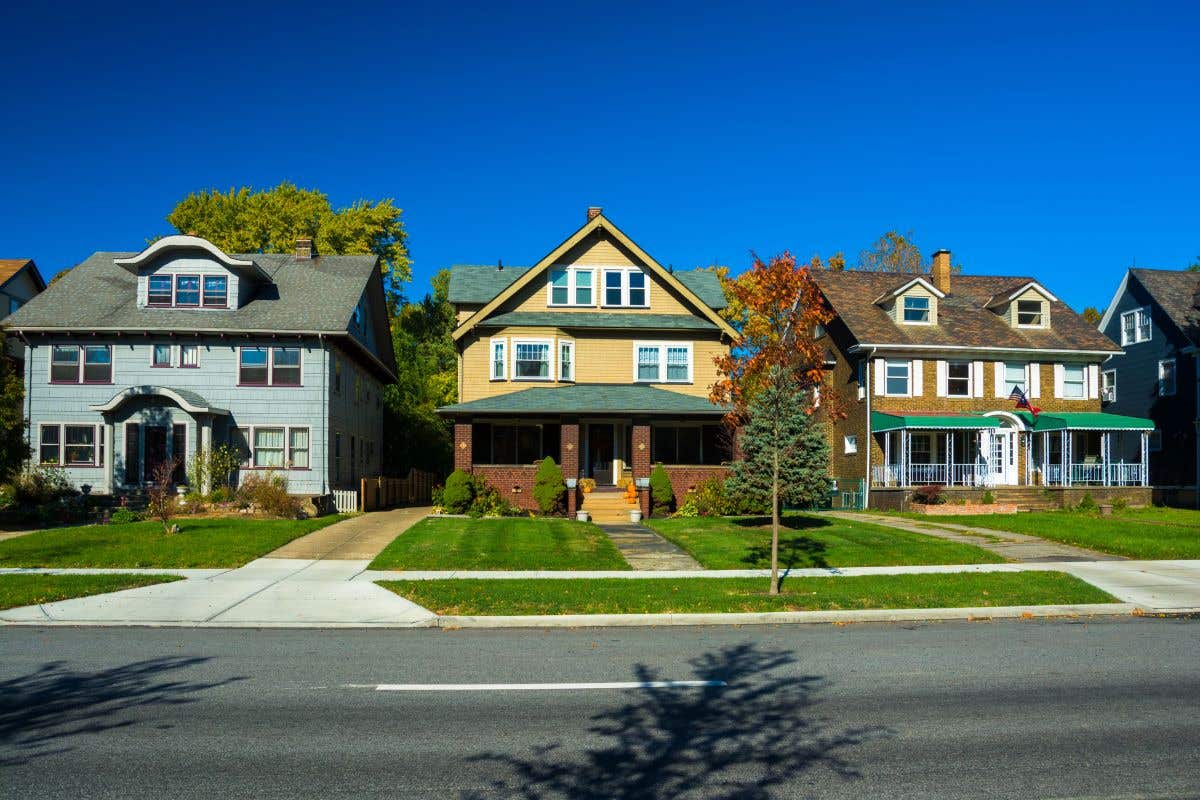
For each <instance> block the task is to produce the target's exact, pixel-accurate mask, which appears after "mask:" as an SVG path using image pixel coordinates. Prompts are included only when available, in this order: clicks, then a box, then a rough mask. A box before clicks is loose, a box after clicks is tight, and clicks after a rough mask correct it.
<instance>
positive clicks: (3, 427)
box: [0, 330, 29, 483]
mask: <svg viewBox="0 0 1200 800" xmlns="http://www.w3.org/2000/svg"><path fill="white" fill-rule="evenodd" d="M24 401H25V386H24V382H23V380H22V377H21V376H20V375H18V374H17V372H16V370H15V369H13V362H12V361H11V360H9V359H8V357H7V356H5V345H4V331H3V330H0V483H3V482H5V481H7V480H8V479H9V478H11V477H12V476H13V475H15V474H16V473H17V472H19V471H20V469H21V465H22V464H24V463H25V460H26V459H27V458H29V445H28V444H26V442H25V415H24V413H23V412H24V410H25V403H24Z"/></svg>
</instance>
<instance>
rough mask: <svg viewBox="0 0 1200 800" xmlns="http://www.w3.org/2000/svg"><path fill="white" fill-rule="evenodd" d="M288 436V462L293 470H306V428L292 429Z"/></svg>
mask: <svg viewBox="0 0 1200 800" xmlns="http://www.w3.org/2000/svg"><path fill="white" fill-rule="evenodd" d="M288 436H289V439H288V462H289V463H290V464H291V465H292V467H293V468H294V469H308V428H292V429H290V430H289V431H288Z"/></svg>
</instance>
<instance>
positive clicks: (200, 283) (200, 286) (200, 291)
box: [173, 272, 204, 308]
mask: <svg viewBox="0 0 1200 800" xmlns="http://www.w3.org/2000/svg"><path fill="white" fill-rule="evenodd" d="M180 278H195V279H196V302H194V303H181V302H179V279H180ZM173 286H174V287H175V308H199V307H200V303H201V301H202V300H203V299H204V298H203V295H204V276H202V275H192V274H190V273H183V272H181V273H178V274H176V275H175V281H174V283H173Z"/></svg>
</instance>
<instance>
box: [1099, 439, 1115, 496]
mask: <svg viewBox="0 0 1200 800" xmlns="http://www.w3.org/2000/svg"><path fill="white" fill-rule="evenodd" d="M1111 437H1112V433H1111V432H1109V431H1105V432H1104V433H1101V434H1100V468H1101V469H1103V470H1104V485H1105V486H1111V485H1112V480H1111V479H1110V478H1109V475H1108V464H1109V462H1110V461H1112V456H1111V455H1110V453H1111V451H1112V438H1111Z"/></svg>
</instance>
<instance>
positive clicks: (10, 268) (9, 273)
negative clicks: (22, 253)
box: [0, 258, 42, 286]
mask: <svg viewBox="0 0 1200 800" xmlns="http://www.w3.org/2000/svg"><path fill="white" fill-rule="evenodd" d="M32 263H33V259H31V258H0V286H3V285H4V284H6V283H8V282H9V280H11V279H12V277H13V276H14V275H16V274H17V273H18V272H20V271H21V270H22V269H24V268H25V265H26V264H32ZM36 271H37V270H36V268H35V269H34V272H36ZM41 277H42V276H41V275H38V277H37V280H38V281H39V282H40V281H41Z"/></svg>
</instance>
